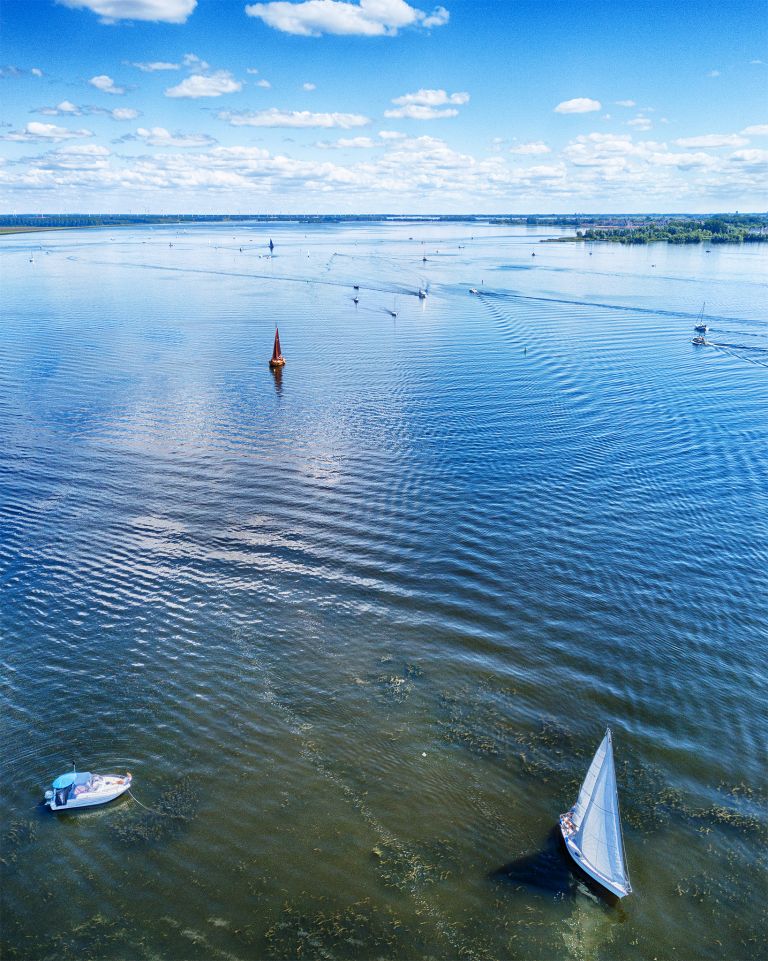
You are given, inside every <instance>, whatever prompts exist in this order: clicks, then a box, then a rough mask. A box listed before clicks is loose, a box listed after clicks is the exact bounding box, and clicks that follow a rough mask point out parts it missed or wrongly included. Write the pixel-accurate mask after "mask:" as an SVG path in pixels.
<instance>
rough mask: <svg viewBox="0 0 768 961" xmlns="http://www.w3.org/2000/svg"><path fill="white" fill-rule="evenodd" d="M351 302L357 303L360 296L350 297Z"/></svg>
mask: <svg viewBox="0 0 768 961" xmlns="http://www.w3.org/2000/svg"><path fill="white" fill-rule="evenodd" d="M352 303H353V304H359V303H360V298H359V297H353V298H352Z"/></svg>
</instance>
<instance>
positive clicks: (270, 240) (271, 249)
mask: <svg viewBox="0 0 768 961" xmlns="http://www.w3.org/2000/svg"><path fill="white" fill-rule="evenodd" d="M274 249H275V245H274V244H273V243H272V238H271V237H270V238H269V252H270V253H272V251H273V250H274Z"/></svg>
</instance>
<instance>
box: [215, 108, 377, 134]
mask: <svg viewBox="0 0 768 961" xmlns="http://www.w3.org/2000/svg"><path fill="white" fill-rule="evenodd" d="M219 119H220V120H226V121H228V122H229V124H230V125H231V126H233V127H341V128H342V130H349V129H350V128H351V127H364V126H365V125H366V124H369V123H370V122H371V121H370V120H369V119H368V117H363V116H361V115H360V114H357V113H311V112H310V111H309V110H278V109H277V107H270V108H269V110H258V111H255V112H247V111H243V112H241V113H220V114H219Z"/></svg>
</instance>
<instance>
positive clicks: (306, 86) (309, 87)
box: [301, 83, 317, 90]
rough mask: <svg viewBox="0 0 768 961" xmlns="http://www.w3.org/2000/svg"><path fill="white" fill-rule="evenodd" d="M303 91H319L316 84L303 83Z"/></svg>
mask: <svg viewBox="0 0 768 961" xmlns="http://www.w3.org/2000/svg"><path fill="white" fill-rule="evenodd" d="M301 88H302V90H317V84H316V83H303V84H302V85H301Z"/></svg>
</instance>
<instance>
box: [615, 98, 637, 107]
mask: <svg viewBox="0 0 768 961" xmlns="http://www.w3.org/2000/svg"><path fill="white" fill-rule="evenodd" d="M616 106H617V107H635V106H637V105H636V103H635V101H634V100H617V101H616Z"/></svg>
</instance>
